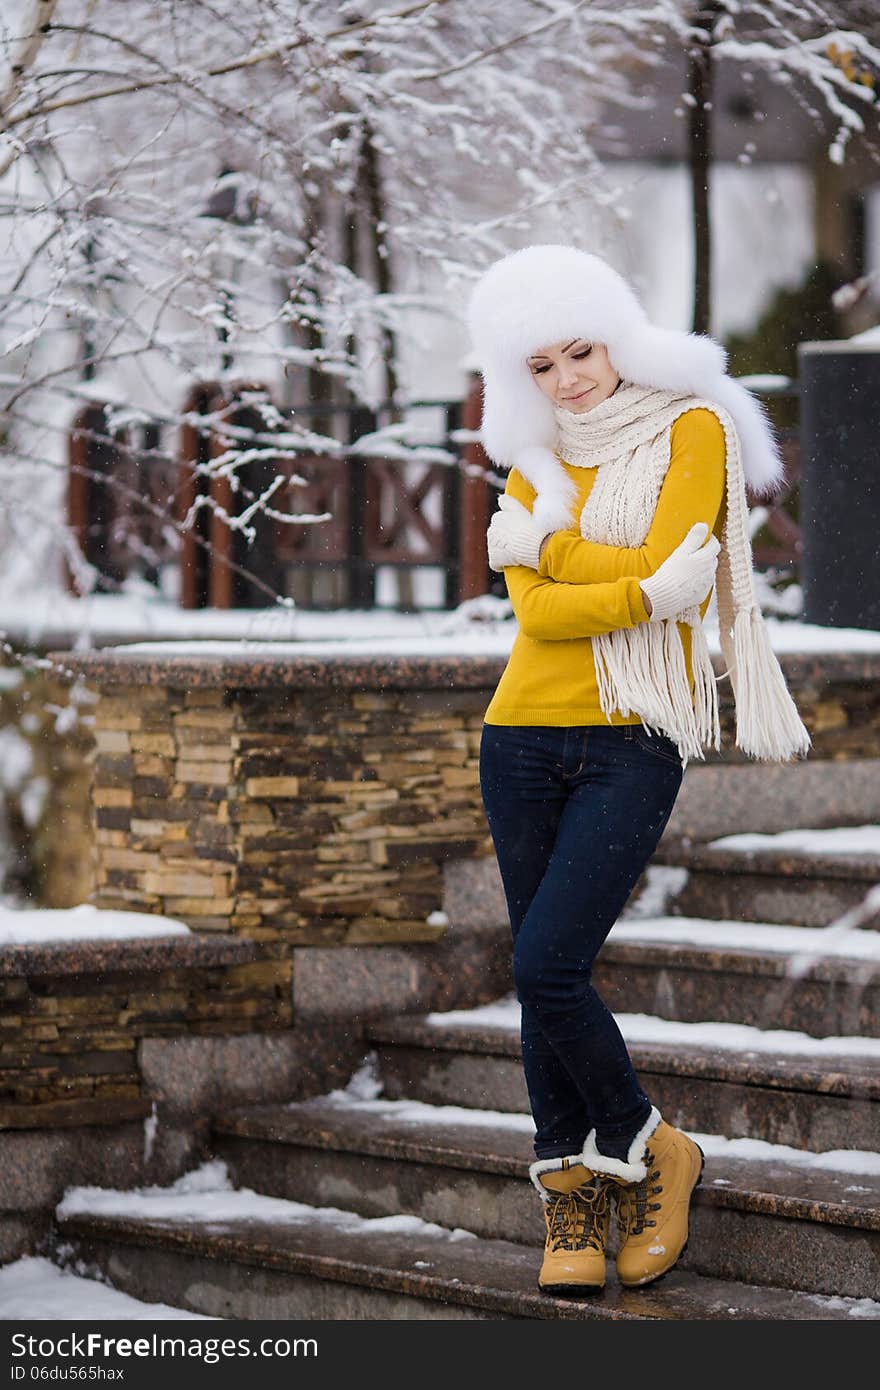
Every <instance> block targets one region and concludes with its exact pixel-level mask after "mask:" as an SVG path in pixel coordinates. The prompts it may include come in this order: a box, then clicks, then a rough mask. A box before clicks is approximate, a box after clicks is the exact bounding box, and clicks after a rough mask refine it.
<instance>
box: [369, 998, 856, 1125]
mask: <svg viewBox="0 0 880 1390" xmlns="http://www.w3.org/2000/svg"><path fill="white" fill-rule="evenodd" d="M617 1021H618V1023H619V1025H620V1027H621V1029H622V1031H623V1034H624V1037H625V1038H626V1039H627V1042H628V1043H629V1046H630V1051H631V1054H632V1057H633V1060H634V1062H635V1065H636V1067H637V1069H638V1072H639V1076H640V1078H641V1080H642V1081H643V1083H644V1085H645V1088H646V1090H647V1091H648V1094H649V1095H650V1096H651V1098H652V1099H653V1100H654V1102H655V1104H656V1105H658V1106H659V1107H660V1109H661V1110H662V1111H663V1113H664V1114H665V1116H666V1118H667V1119H669V1120H670V1121H671V1122H672V1123H673V1124H676V1125H679V1126H681V1127H682V1128H684V1129H692V1130H700V1131H702V1132H703V1133H707V1134H727V1135H730V1136H732V1137H735V1138H737V1137H746V1138H754V1139H764V1140H767V1141H768V1142H771V1143H777V1144H790V1145H792V1146H793V1147H794V1148H799V1149H813V1150H816V1151H817V1152H823V1151H826V1150H829V1149H843V1148H856V1149H866V1150H873V1149H876V1148H877V1146H878V1135H880V1066H878V1062H880V1039H877V1038H862V1037H826V1038H812V1037H809V1036H807V1035H806V1034H804V1033H797V1032H793V1031H790V1030H784V1029H772V1030H770V1029H767V1030H765V1029H760V1028H754V1027H749V1026H745V1025H740V1024H733V1023H720V1022H711V1023H680V1022H674V1021H670V1020H668V1019H662V1018H655V1017H649V1016H647V1015H642V1014H618V1015H617ZM366 1031H367V1038H368V1040H369V1041H370V1042H371V1043H372V1045H373V1046H375V1047H376V1049H377V1052H378V1064H379V1074H380V1076H381V1079H382V1084H383V1086H384V1090H385V1094H386V1095H387V1096H388V1097H389V1098H390V1099H392V1100H397V1099H404V1098H409V1099H414V1100H424V1101H428V1102H430V1103H432V1104H439V1105H447V1104H451V1105H464V1106H472V1107H474V1108H476V1109H498V1110H504V1111H521V1112H525V1111H526V1110H527V1109H528V1104H527V1097H526V1090H525V1083H524V1081H523V1076H522V1065H521V1061H520V1040H519V1005H518V1004H517V1002H516V1000H515V999H514V998H512V997H511V998H508V999H504V1000H499V1001H497V1002H496V1003H495V1004H488V1005H484V1006H483V1007H481V1008H477V1009H468V1010H458V1011H455V1012H450V1013H445V1014H428V1015H425V1016H424V1017H421V1018H417V1017H412V1016H400V1017H397V1018H394V1019H388V1020H385V1021H383V1022H382V1023H375V1024H371V1025H369V1026H368V1028H367V1030H366Z"/></svg>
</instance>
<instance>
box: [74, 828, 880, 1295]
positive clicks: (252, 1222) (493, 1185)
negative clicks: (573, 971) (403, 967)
mask: <svg viewBox="0 0 880 1390" xmlns="http://www.w3.org/2000/svg"><path fill="white" fill-rule="evenodd" d="M878 870H880V857H878V856H877V855H876V854H874V855H859V856H856V857H852V856H842V855H840V854H828V855H820V854H816V853H815V852H811V853H810V854H809V855H805V854H793V853H792V852H791V851H790V849H779V848H774V846H773V845H772V844H770V845H767V846H765V847H762V848H760V849H749V850H747V851H741V850H736V849H731V848H722V849H713V848H711V847H710V846H705V845H701V846H696V845H687V844H683V843H678V844H677V845H666V846H664V847H663V848H662V850H661V852H660V853H658V856H657V859H656V861H655V865H654V866H652V867H651V869H650V870H649V872H648V874H647V875H646V876H645V880H644V881H643V884H642V886H641V891H640V892H639V893H638V894H637V895H636V896H635V897H634V900H633V903H632V906H631V908H630V910H629V912H628V914H627V916H626V917H625V919H624V920H622V921H621V923H620V924H619V925H618V927H617V928H616V929H615V932H614V933H613V935H612V938H611V939H610V940H609V942H608V943H607V945H606V947H605V949H604V951H603V953H602V957H601V962H600V964H599V966H598V968H597V972H596V980H597V985H598V987H599V989H600V991H602V992H603V994H604V996H605V997H606V998H607V1000H608V1002H609V1003H610V1005H611V1007H612V1008H613V1009H614V1010H615V1013H616V1014H617V1015H618V1018H619V1020H620V1022H621V1026H622V1028H623V1031H624V1034H625V1036H626V1037H627V1039H628V1041H629V1043H630V1046H631V1050H632V1053H633V1057H634V1060H635V1063H636V1066H637V1069H638V1071H639V1075H640V1078H641V1079H642V1081H643V1084H644V1085H645V1087H646V1089H647V1091H648V1093H649V1094H650V1095H651V1097H652V1099H653V1100H654V1101H655V1103H656V1104H657V1105H658V1106H659V1107H660V1109H661V1110H662V1111H663V1113H664V1115H665V1117H666V1118H667V1119H669V1120H670V1121H672V1122H673V1123H675V1124H677V1125H680V1126H682V1127H684V1128H686V1129H688V1130H689V1131H691V1132H693V1133H695V1134H696V1135H697V1136H698V1139H699V1142H700V1143H701V1145H702V1146H703V1148H704V1149H705V1152H706V1170H705V1175H704V1180H703V1183H702V1186H701V1187H700V1188H699V1189H698V1190H697V1192H696V1194H695V1199H694V1205H693V1209H692V1228H691V1238H690V1243H689V1247H688V1250H687V1252H686V1253H685V1255H684V1257H683V1259H682V1261H681V1263H680V1265H679V1267H677V1268H676V1270H675V1271H673V1272H672V1273H671V1274H670V1275H669V1276H667V1278H666V1279H664V1280H663V1281H661V1282H660V1283H658V1284H657V1285H655V1286H653V1287H649V1288H647V1289H644V1290H641V1291H627V1290H623V1289H621V1288H620V1287H619V1286H618V1285H617V1284H616V1282H615V1280H614V1278H613V1260H612V1261H611V1262H610V1263H609V1269H610V1270H611V1271H612V1275H611V1278H610V1280H609V1285H608V1288H607V1289H606V1290H605V1291H604V1292H603V1293H602V1294H600V1295H598V1296H594V1297H592V1298H589V1299H583V1300H566V1299H558V1298H548V1297H546V1296H544V1295H542V1294H539V1293H538V1291H537V1288H536V1284H535V1278H536V1273H537V1268H538V1265H539V1262H540V1246H541V1243H542V1239H543V1223H542V1220H541V1213H540V1203H539V1202H538V1199H537V1197H536V1194H535V1193H534V1191H533V1190H532V1188H531V1186H530V1184H529V1182H528V1176H527V1166H528V1163H529V1161H530V1159H531V1157H532V1149H531V1134H532V1132H533V1131H532V1126H531V1121H530V1119H529V1117H528V1115H527V1113H526V1097H525V1088H524V1083H523V1078H522V1072H521V1066H520V1058H519V1039H518V1024H517V1010H516V1005H515V1001H513V1000H512V998H508V999H502V1000H499V1001H498V1002H497V1003H496V1004H492V1005H487V1006H483V1007H480V1008H476V1009H472V1010H468V1011H457V1012H453V1013H428V1014H424V1013H423V1014H421V1015H418V1014H414V1013H411V1014H407V1015H401V1016H398V1017H393V1018H385V1019H382V1020H379V1021H376V1022H373V1023H371V1024H369V1025H368V1026H367V1027H366V1029H365V1036H364V1042H365V1048H367V1049H370V1050H371V1052H372V1054H373V1057H372V1059H371V1065H372V1072H371V1076H373V1077H374V1078H375V1081H376V1084H375V1085H374V1086H373V1087H372V1093H371V1094H367V1093H366V1092H365V1088H364V1086H363V1084H360V1085H357V1084H354V1083H353V1084H352V1086H350V1087H349V1088H348V1090H347V1091H345V1092H338V1091H337V1092H333V1093H332V1094H331V1095H329V1096H324V1097H316V1098H313V1099H310V1100H306V1101H301V1102H298V1103H295V1104H287V1105H279V1104H273V1105H261V1106H252V1107H247V1108H244V1109H239V1110H237V1111H234V1112H232V1113H230V1114H228V1115H225V1116H222V1117H215V1120H214V1126H213V1140H212V1153H213V1157H214V1160H215V1166H214V1168H213V1170H210V1168H209V1169H206V1170H203V1172H202V1173H201V1174H194V1175H189V1185H188V1186H187V1181H188V1180H187V1179H185V1180H184V1182H183V1185H181V1184H180V1183H178V1184H175V1187H174V1188H172V1189H168V1190H167V1191H165V1192H164V1193H163V1192H160V1191H157V1192H155V1193H153V1194H152V1195H151V1194H149V1193H147V1194H143V1195H142V1196H141V1197H139V1198H134V1197H133V1196H132V1194H126V1193H116V1194H113V1193H102V1192H99V1191H97V1190H95V1189H91V1190H82V1191H81V1192H79V1193H74V1194H72V1195H71V1197H70V1198H69V1199H68V1200H67V1201H65V1203H63V1204H62V1205H61V1207H60V1208H59V1210H58V1214H57V1217H56V1227H57V1233H56V1239H57V1241H58V1242H59V1246H58V1249H59V1251H60V1252H62V1254H61V1255H59V1258H61V1257H63V1258H64V1259H66V1260H71V1259H75V1260H80V1261H84V1262H85V1265H86V1267H89V1268H91V1269H92V1270H93V1271H94V1272H95V1273H97V1274H98V1275H99V1276H101V1277H107V1278H109V1279H110V1280H111V1282H112V1283H113V1284H115V1285H116V1286H117V1287H119V1288H122V1289H124V1290H126V1291H127V1292H129V1293H133V1294H135V1295H137V1296H138V1297H141V1298H145V1299H149V1300H158V1299H161V1300H163V1301H164V1302H166V1303H168V1302H171V1303H173V1304H176V1305H178V1306H180V1307H185V1308H190V1309H192V1310H193V1311H197V1312H201V1313H209V1314H213V1315H215V1316H220V1317H238V1318H273V1317H292V1316H295V1317H300V1318H304V1319H310V1318H318V1319H363V1318H369V1319H400V1318H421V1319H424V1318H432V1319H435V1318H442V1319H474V1318H480V1319H484V1318H494V1319H497V1318H505V1319H507V1318H526V1319H542V1320H547V1319H575V1320H591V1319H598V1318H630V1319H632V1318H635V1319H651V1318H663V1319H669V1318H681V1319H690V1320H695V1319H715V1320H718V1319H739V1318H746V1319H764V1320H789V1319H795V1320H798V1319H846V1318H850V1317H869V1318H880V1302H878V1301H876V1300H880V1158H876V1155H877V1152H878V1150H880V1067H878V1059H880V1010H878V1000H880V937H878V936H877V934H876V933H875V932H874V931H872V930H870V927H871V925H873V923H872V922H870V921H867V922H865V923H864V925H865V926H867V927H868V929H867V930H859V931H850V932H847V931H840V930H838V929H835V928H832V929H831V930H830V931H827V932H825V931H822V930H820V928H825V927H827V926H828V923H829V922H830V921H832V920H833V919H835V918H837V917H838V916H839V914H840V912H841V911H849V910H851V909H854V908H855V907H856V905H857V904H858V903H859V902H861V901H862V900H863V899H864V897H865V894H866V892H867V890H868V889H869V887H870V886H871V884H872V883H874V882H877V880H878V879H880V871H878ZM493 874H494V875H495V877H494V878H493ZM481 875H482V876H483V877H482V878H481ZM496 880H497V871H496V870H495V867H494V865H492V864H488V863H485V862H483V863H482V864H480V865H478V864H475V863H474V864H471V865H470V866H469V867H468V868H467V869H466V870H463V873H462V878H461V881H460V882H458V883H456V882H453V883H452V884H451V887H450V894H449V903H448V908H449V915H450V919H451V921H452V922H453V924H454V928H453V929H455V928H456V927H457V926H458V924H459V923H463V922H467V921H468V920H471V921H472V922H477V919H480V920H479V922H478V925H481V928H482V930H483V934H484V938H485V925H486V921H487V920H489V919H491V918H492V916H493V915H494V920H495V921H496V922H498V921H501V920H502V914H501V913H500V912H499V893H498V885H497V881H496ZM828 885H832V886H831V887H830V888H829V887H828ZM756 903H757V904H760V905H761V906H760V907H759V906H756ZM767 905H775V907H777V908H779V909H782V908H784V913H783V912H782V911H781V910H780V911H775V912H774V913H773V914H771V913H769V912H767V911H765V907H766V906H767ZM780 924H782V925H780ZM499 930H501V928H499ZM366 1089H367V1090H369V1088H366ZM376 1092H379V1094H376ZM842 1151H844V1152H842ZM221 1165H225V1167H224V1166H221ZM212 1173H213V1175H212Z"/></svg>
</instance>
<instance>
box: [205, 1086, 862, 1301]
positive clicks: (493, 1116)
mask: <svg viewBox="0 0 880 1390" xmlns="http://www.w3.org/2000/svg"><path fill="white" fill-rule="evenodd" d="M533 1135H534V1127H533V1125H532V1123H531V1120H530V1119H529V1118H528V1117H527V1116H524V1115H511V1114H507V1115H505V1114H503V1113H501V1112H497V1111H496V1112H491V1111H476V1110H471V1111H468V1110H466V1109H463V1108H457V1107H454V1106H432V1105H425V1104H423V1103H421V1102H418V1101H415V1102H413V1101H388V1100H384V1099H374V1100H360V1099H357V1098H355V1097H354V1096H352V1095H350V1094H348V1093H346V1092H334V1093H333V1094H332V1095H331V1096H329V1097H321V1098H319V1099H315V1100H309V1101H305V1102H300V1103H298V1104H293V1105H286V1106H284V1105H271V1106H260V1107H253V1108H248V1109H247V1110H242V1111H240V1112H238V1113H237V1114H235V1115H233V1116H230V1117H228V1118H227V1119H225V1120H223V1121H218V1122H217V1123H216V1124H215V1144H214V1152H215V1153H216V1154H217V1155H218V1156H219V1157H221V1158H222V1159H223V1160H225V1162H226V1164H227V1166H228V1169H229V1171H230V1174H231V1175H232V1178H233V1180H234V1181H235V1183H236V1184H237V1185H241V1186H247V1187H252V1188H256V1189H257V1190H258V1191H260V1192H264V1193H268V1194H270V1195H272V1196H276V1197H286V1198H290V1199H293V1200H295V1201H300V1202H311V1203H320V1204H321V1205H327V1206H342V1207H347V1208H351V1209H352V1210H355V1211H357V1212H359V1213H360V1214H361V1215H363V1216H366V1217H377V1216H387V1215H391V1214H393V1213H395V1212H405V1213H408V1214H410V1215H414V1216H419V1217H421V1218H423V1219H425V1220H428V1221H436V1222H439V1223H440V1224H441V1225H444V1226H462V1227H466V1228H468V1229H470V1230H472V1231H474V1232H475V1233H476V1234H477V1235H480V1236H484V1237H487V1238H489V1239H493V1240H496V1239H503V1240H515V1241H520V1242H523V1243H525V1244H530V1245H533V1246H534V1245H539V1244H540V1243H541V1242H542V1241H543V1238H544V1225H543V1220H542V1217H541V1207H540V1202H539V1201H538V1199H537V1194H536V1193H535V1192H534V1191H533V1190H532V1187H531V1184H530V1183H529V1180H528V1165H529V1163H530V1162H531V1161H532V1159H533V1158H534V1152H533V1149H532V1138H533ZM695 1137H696V1139H697V1142H698V1143H700V1144H701V1147H703V1149H704V1152H705V1153H706V1168H705V1172H704V1177H703V1182H702V1185H701V1187H700V1188H699V1189H698V1190H697V1193H696V1194H695V1206H694V1212H693V1218H692V1233H693V1238H692V1240H691V1242H690V1246H689V1249H688V1252H687V1254H686V1256H685V1264H684V1266H683V1267H684V1268H690V1269H694V1270H696V1271H698V1272H699V1273H701V1274H706V1275H709V1276H712V1277H723V1278H730V1279H737V1280H742V1281H744V1282H747V1283H755V1284H780V1283H787V1284H790V1285H791V1286H792V1287H795V1288H799V1289H803V1290H806V1291H808V1292H812V1293H829V1294H830V1293H840V1294H846V1295H849V1296H852V1297H865V1296H868V1295H869V1294H874V1293H876V1292H877V1291H878V1290H880V1155H877V1154H860V1153H854V1152H849V1153H846V1154H838V1155H833V1156H831V1157H830V1158H829V1156H827V1155H817V1154H806V1153H803V1152H801V1151H797V1150H792V1149H786V1148H783V1147H780V1146H775V1145H768V1144H756V1143H755V1142H754V1141H753V1140H740V1141H739V1142H738V1143H737V1142H736V1141H733V1142H731V1141H728V1140H725V1139H721V1138H716V1137H715V1136H706V1135H696V1136H695ZM835 1163H836V1164H838V1165H839V1166H838V1167H834V1166H832V1165H833V1164H835Z"/></svg>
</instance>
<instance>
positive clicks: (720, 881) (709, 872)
mask: <svg viewBox="0 0 880 1390" xmlns="http://www.w3.org/2000/svg"><path fill="white" fill-rule="evenodd" d="M859 828H860V827H854V829H856V830H857V829H859ZM797 833H798V832H793V831H792V832H784V833H782V834H779V835H761V836H756V835H749V836H731V837H725V838H724V839H722V840H718V841H712V842H710V843H708V844H704V843H699V842H695V841H686V840H668V841H666V842H663V843H661V844H660V845H659V846H658V847H657V850H656V852H655V854H654V865H656V866H662V867H666V868H669V869H676V870H678V871H679V874H680V878H679V880H678V886H675V884H674V882H673V880H672V879H671V878H670V891H669V893H668V896H667V899H666V904H665V906H664V907H663V908H662V911H663V912H665V913H669V914H671V915H673V916H684V917H710V918H717V919H720V918H726V919H731V920H734V921H744V922H777V923H779V922H784V923H788V924H791V925H794V926H803V927H827V926H828V925H829V924H830V923H832V922H836V921H837V920H838V919H839V918H841V917H842V916H843V915H844V914H846V913H851V912H854V911H855V910H857V909H858V908H859V907H860V905H861V904H863V903H864V900H865V898H866V896H867V894H868V893H869V891H870V889H871V888H872V887H873V886H874V885H875V884H876V883H878V882H880V854H877V853H858V852H855V851H850V852H847V853H842V852H841V853H832V852H830V851H826V852H823V851H821V850H820V849H810V850H798V849H797V848H795V847H793V846H794V845H796V844H797V843H799V842H798V841H792V839H791V837H793V836H794V835H796V834H797ZM802 833H808V834H809V836H810V839H809V840H808V841H806V842H805V843H816V844H821V843H822V841H821V840H819V839H818V837H819V836H820V834H824V835H826V836H832V835H835V834H837V833H838V831H837V830H836V829H835V830H829V831H824V832H819V831H815V830H814V831H810V832H802ZM840 833H843V832H842V831H841V832H840ZM813 837H817V838H816V839H815V840H814V839H813ZM730 841H739V842H740V845H741V846H742V847H736V846H735V845H732V844H731V843H730ZM827 843H828V844H829V845H831V844H833V843H835V842H834V841H832V840H830V839H829V840H828V841H827ZM748 844H751V845H753V846H754V847H753V848H746V847H745V845H748ZM683 871H684V872H683ZM648 881H649V880H648V878H647V876H646V877H645V879H644V881H643V884H642V887H641V889H637V893H636V899H635V901H636V903H637V902H638V898H639V896H641V894H642V893H643V892H644V890H645V887H646V885H647V883H648ZM652 910H655V909H652ZM860 925H861V926H862V927H866V928H873V929H874V930H877V929H878V928H880V904H875V905H874V907H873V910H866V911H865V913H864V915H863V916H862V917H861V920H860Z"/></svg>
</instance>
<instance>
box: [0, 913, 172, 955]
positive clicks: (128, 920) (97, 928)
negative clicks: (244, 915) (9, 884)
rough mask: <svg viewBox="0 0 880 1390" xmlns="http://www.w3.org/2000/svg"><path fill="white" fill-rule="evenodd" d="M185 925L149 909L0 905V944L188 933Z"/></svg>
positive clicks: (44, 944)
mask: <svg viewBox="0 0 880 1390" xmlns="http://www.w3.org/2000/svg"><path fill="white" fill-rule="evenodd" d="M191 934H192V933H191V932H190V929H189V927H187V926H185V925H184V923H183V922H176V921H175V920H174V919H173V918H171V917H160V916H158V915H155V914H153V913H152V912H122V911H118V910H117V909H116V908H100V907H93V906H92V905H91V903H80V904H79V905H78V906H77V907H65V908H36V909H33V910H29V909H26V908H25V909H21V910H19V909H17V908H11V907H3V906H0V946H24V945H31V946H46V945H54V944H55V943H56V942H59V941H134V940H137V939H141V940H143V939H144V938H147V939H149V940H155V939H156V938H158V937H171V936H190V935H191Z"/></svg>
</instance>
